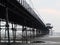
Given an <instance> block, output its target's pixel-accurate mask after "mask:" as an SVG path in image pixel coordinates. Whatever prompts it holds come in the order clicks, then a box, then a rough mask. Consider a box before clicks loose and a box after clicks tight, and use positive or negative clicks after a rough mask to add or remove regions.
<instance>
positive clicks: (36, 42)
mask: <svg viewBox="0 0 60 45" xmlns="http://www.w3.org/2000/svg"><path fill="white" fill-rule="evenodd" d="M31 43H45V42H44V41H33V42H31Z"/></svg>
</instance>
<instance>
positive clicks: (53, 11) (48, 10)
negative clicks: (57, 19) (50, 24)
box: [37, 8, 60, 15]
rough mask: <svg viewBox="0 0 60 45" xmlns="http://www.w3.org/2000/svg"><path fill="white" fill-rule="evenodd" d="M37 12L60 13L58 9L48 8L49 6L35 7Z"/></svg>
mask: <svg viewBox="0 0 60 45" xmlns="http://www.w3.org/2000/svg"><path fill="white" fill-rule="evenodd" d="M37 11H38V12H40V13H41V12H42V13H47V14H54V15H60V11H59V10H56V9H49V8H42V9H37Z"/></svg>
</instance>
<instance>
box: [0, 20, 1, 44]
mask: <svg viewBox="0 0 60 45" xmlns="http://www.w3.org/2000/svg"><path fill="white" fill-rule="evenodd" d="M0 43H1V20H0Z"/></svg>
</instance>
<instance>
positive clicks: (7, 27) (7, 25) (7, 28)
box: [6, 8, 10, 45]
mask: <svg viewBox="0 0 60 45" xmlns="http://www.w3.org/2000/svg"><path fill="white" fill-rule="evenodd" d="M6 30H7V33H8V34H7V35H8V45H10V34H9V24H8V8H6Z"/></svg>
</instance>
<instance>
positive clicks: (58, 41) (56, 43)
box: [0, 36, 60, 45]
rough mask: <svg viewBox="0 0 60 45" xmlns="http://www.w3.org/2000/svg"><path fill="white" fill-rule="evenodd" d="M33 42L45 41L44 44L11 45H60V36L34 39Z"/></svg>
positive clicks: (18, 44) (17, 44)
mask: <svg viewBox="0 0 60 45" xmlns="http://www.w3.org/2000/svg"><path fill="white" fill-rule="evenodd" d="M32 41H43V42H44V43H29V44H26V43H24V44H22V43H16V44H13V43H12V44H11V45H60V37H59V36H45V37H38V38H35V39H32ZM0 45H5V44H0ZM6 45H7V44H6Z"/></svg>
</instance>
